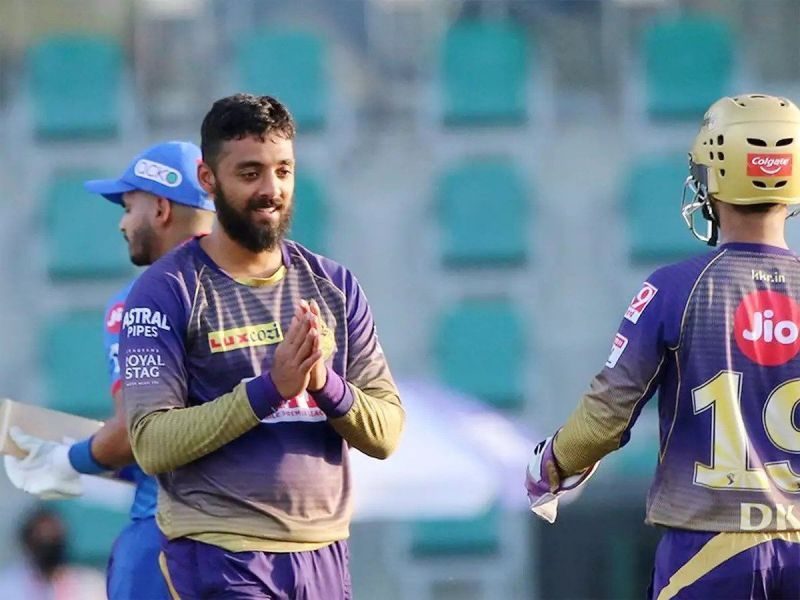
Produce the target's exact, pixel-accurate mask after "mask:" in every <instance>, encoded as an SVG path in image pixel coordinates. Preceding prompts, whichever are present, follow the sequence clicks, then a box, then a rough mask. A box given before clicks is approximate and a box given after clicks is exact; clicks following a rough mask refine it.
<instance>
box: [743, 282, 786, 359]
mask: <svg viewBox="0 0 800 600" xmlns="http://www.w3.org/2000/svg"><path fill="white" fill-rule="evenodd" d="M798 324H800V305H798V304H797V303H796V302H795V301H794V300H792V299H791V298H790V297H789V296H787V295H786V294H781V293H780V292H774V291H770V290H761V291H757V292H752V293H750V294H748V295H747V296H745V297H744V299H743V300H742V302H741V303H740V304H739V307H738V308H737V309H736V312H735V313H734V317H733V330H734V337H735V338H736V344H737V345H738V346H739V350H741V351H742V354H744V355H745V356H746V357H747V358H749V359H750V360H752V361H753V362H755V363H758V364H759V365H764V366H769V367H774V366H778V365H782V364H785V363H787V362H789V361H790V360H792V359H793V358H794V357H795V356H797V353H798V352H800V325H798Z"/></svg>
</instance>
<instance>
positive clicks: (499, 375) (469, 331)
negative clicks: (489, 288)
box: [434, 300, 526, 410]
mask: <svg viewBox="0 0 800 600" xmlns="http://www.w3.org/2000/svg"><path fill="white" fill-rule="evenodd" d="M434 345H435V356H436V363H437V369H438V374H439V378H440V379H441V380H442V382H443V383H445V384H446V385H448V386H450V387H452V388H453V389H456V390H459V391H461V392H464V393H467V394H472V395H473V396H475V397H477V398H479V399H481V400H483V401H484V402H487V403H488V404H491V405H493V406H495V407H497V408H501V409H512V410H513V409H519V408H520V407H521V406H522V403H523V377H524V371H523V367H525V366H526V365H525V332H524V324H523V323H522V321H521V319H520V318H519V316H518V314H517V312H516V311H515V309H514V307H513V306H511V305H510V304H509V303H508V302H506V301H503V300H468V301H465V302H463V303H462V304H460V305H458V306H456V307H455V308H454V309H453V310H451V311H450V312H448V313H447V314H446V315H444V318H443V319H442V320H441V322H440V323H439V324H438V326H437V327H436V331H435V338H434Z"/></svg>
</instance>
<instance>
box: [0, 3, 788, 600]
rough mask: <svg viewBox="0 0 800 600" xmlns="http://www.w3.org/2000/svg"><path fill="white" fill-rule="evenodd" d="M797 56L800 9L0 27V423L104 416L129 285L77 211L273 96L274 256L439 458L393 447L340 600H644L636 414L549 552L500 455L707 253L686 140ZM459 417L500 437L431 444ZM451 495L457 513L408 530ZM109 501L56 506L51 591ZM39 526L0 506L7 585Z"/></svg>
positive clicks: (344, 7)
mask: <svg viewBox="0 0 800 600" xmlns="http://www.w3.org/2000/svg"><path fill="white" fill-rule="evenodd" d="M799 29H800V8H798V6H797V3H796V1H795V0H770V1H769V2H767V1H766V0H726V1H724V2H722V1H713V0H707V1H703V0H686V1H679V0H603V1H601V0H506V1H504V0H484V1H468V0H292V1H291V2H287V1H285V0H282V1H277V0H275V1H273V0H224V1H223V0H0V189H2V198H0V256H2V262H0V291H2V293H0V332H2V333H0V340H1V341H2V343H1V344H0V348H2V351H1V352H2V353H1V354H0V397H2V396H7V397H11V398H14V399H17V400H24V401H27V402H31V403H35V404H41V405H46V406H50V407H53V408H57V409H59V410H64V411H68V412H72V413H78V414H81V415H84V416H89V417H94V418H104V417H106V416H107V415H108V414H109V413H110V410H111V399H110V396H109V394H108V391H107V377H106V367H105V358H104V353H103V349H102V341H101V336H102V323H103V313H102V311H103V307H104V305H105V302H106V301H107V299H108V298H109V297H110V296H111V295H112V294H113V293H114V292H116V291H117V290H119V289H120V288H121V287H122V286H123V285H124V284H125V283H126V282H127V281H128V280H129V279H130V278H131V277H132V276H133V275H134V274H135V273H134V270H133V268H132V267H131V266H130V264H129V262H128V258H127V251H126V246H125V243H124V241H123V239H122V237H121V236H120V234H119V231H118V229H117V222H118V220H119V218H120V216H121V214H120V213H119V211H118V207H115V206H113V205H111V204H110V203H107V202H104V201H102V200H101V199H100V198H96V197H91V196H89V195H87V194H85V193H84V192H83V189H82V187H81V184H82V182H83V181H84V180H85V179H87V178H94V177H104V176H108V177H111V176H117V175H118V174H119V173H121V171H122V169H124V167H125V166H126V164H127V163H128V161H129V160H130V159H131V158H132V157H133V155H134V154H135V153H137V152H139V151H140V150H142V149H143V148H144V147H145V146H147V145H149V144H151V143H154V142H158V141H163V140H167V139H186V140H191V141H195V142H199V128H200V121H201V119H202V117H203V115H204V114H205V112H206V111H207V110H208V109H209V107H210V105H211V102H212V101H213V100H214V99H216V98H219V97H222V96H224V95H228V94H230V93H234V92H237V91H248V92H253V93H259V94H271V95H274V96H277V97H278V98H279V99H281V100H282V101H284V102H285V103H286V104H287V105H288V106H289V108H290V110H291V111H292V112H293V113H294V115H295V117H296V120H297V122H298V127H299V137H298V139H297V142H296V152H297V157H298V172H297V190H296V203H297V206H296V212H295V214H296V217H295V224H294V227H293V233H292V237H293V238H294V239H297V240H298V241H300V242H301V243H303V244H305V245H307V246H308V247H310V248H311V249H312V250H315V251H317V252H321V253H324V254H327V255H329V256H331V257H332V258H334V259H336V260H338V261H340V262H342V263H344V264H345V265H347V266H348V267H349V268H351V269H352V271H353V272H354V273H355V274H356V275H357V276H358V277H359V279H360V281H361V283H362V285H363V287H364V289H365V291H366V292H367V295H368V297H369V299H370V302H371V305H372V308H373V311H374V313H375V315H376V319H377V323H378V330H379V332H380V334H381V337H382V341H383V345H384V348H385V349H386V353H387V355H388V357H389V359H390V363H391V365H392V368H393V371H394V373H395V375H396V377H397V378H398V380H399V381H400V382H401V390H409V391H411V392H413V394H412V395H414V398H415V403H413V404H412V405H409V406H410V407H412V406H413V407H417V406H419V407H422V408H420V411H419V412H415V413H414V414H415V415H424V416H425V417H424V418H422V417H420V416H418V417H415V418H417V420H418V421H417V423H419V424H420V428H422V426H423V425H424V424H425V423H427V424H428V425H429V428H431V429H432V430H433V434H434V437H436V436H435V433H436V432H438V431H441V433H442V435H443V436H444V435H445V433H447V435H448V436H449V437H450V438H453V444H452V445H451V446H447V445H444V446H443V447H442V449H440V450H437V451H435V452H434V450H432V449H431V450H428V449H427V447H422V442H421V441H420V440H419V439H418V437H417V433H416V431H417V429H416V428H414V427H409V428H408V430H407V432H406V438H405V440H404V441H403V443H404V444H405V445H406V446H409V447H410V448H409V449H408V450H405V452H411V451H416V452H417V453H419V454H420V456H422V457H423V458H421V459H420V460H418V461H417V462H416V463H415V466H414V469H412V470H409V475H408V479H405V476H404V477H393V478H392V479H393V480H392V481H391V482H383V481H381V482H377V483H375V484H374V485H373V491H374V490H381V489H382V490H384V491H385V492H386V495H387V497H388V499H384V500H381V501H380V502H376V503H375V504H377V505H379V506H380V507H382V508H383V510H372V511H368V510H366V509H365V510H364V511H362V513H361V514H360V515H359V514H358V513H357V515H356V521H357V522H356V523H355V524H354V526H353V539H352V545H353V547H352V554H353V555H352V561H353V562H352V572H353V578H354V587H355V592H356V598H366V599H372V598H375V599H381V600H383V599H387V600H393V599H398V600H399V599H413V600H416V599H417V598H426V597H427V598H459V599H461V598H465V599H468V598H491V599H492V600H495V599H506V598H553V599H558V598H564V599H566V598H614V599H623V598H640V597H643V595H644V590H645V589H646V587H647V584H648V580H649V576H650V569H651V566H652V558H653V550H654V547H655V543H656V541H657V539H658V531H657V530H655V529H653V528H650V527H647V526H645V525H644V524H643V518H644V502H645V494H646V490H647V486H648V483H649V479H650V477H651V475H652V471H653V468H654V465H655V460H656V454H657V421H656V418H657V414H656V412H655V406H656V402H655V400H654V401H652V402H651V403H650V406H649V407H648V408H647V409H646V410H645V411H644V412H643V413H642V416H641V417H640V421H639V423H638V424H637V426H636V428H634V431H633V436H632V439H631V442H630V443H629V445H628V446H627V447H626V449H625V450H624V451H623V452H620V453H617V454H614V455H612V456H610V457H609V458H608V459H607V460H606V461H605V462H604V463H603V465H602V468H601V469H600V470H599V472H598V474H597V475H596V477H595V479H594V480H593V482H592V484H591V485H590V486H589V491H588V493H585V494H584V495H583V497H582V498H581V499H580V501H578V502H575V503H573V504H569V505H567V506H564V507H562V509H561V514H560V516H559V520H558V522H557V524H556V525H553V526H546V525H543V524H542V523H540V522H537V521H534V519H533V518H532V517H530V516H529V515H528V514H527V513H526V507H525V498H524V491H523V488H522V476H523V469H524V465H525V464H526V462H527V452H528V450H529V449H530V448H526V446H527V444H526V443H525V442H523V443H519V440H516V446H513V445H511V446H510V445H508V444H506V445H505V446H503V443H504V442H509V440H510V439H511V437H507V436H506V435H505V434H504V433H503V432H505V431H506V429H504V428H505V427H507V426H509V425H510V426H513V428H519V429H520V430H524V431H525V433H524V434H523V433H520V435H521V436H523V437H522V438H521V439H523V440H527V439H531V440H535V439H536V438H537V436H544V435H546V434H549V433H551V432H552V431H553V430H554V428H555V427H557V426H558V425H559V424H560V423H561V422H562V420H563V419H564V418H565V417H566V416H567V415H568V413H569V412H570V411H571V410H572V408H573V407H574V405H575V403H576V402H577V400H578V398H579V396H580V394H581V393H582V392H583V390H584V388H585V387H586V386H587V384H588V382H589V381H590V379H591V377H592V376H593V375H594V373H595V372H596V371H597V370H598V369H599V368H600V367H601V366H602V364H603V362H604V360H605V358H606V356H607V355H608V352H609V349H610V344H611V340H612V338H613V335H614V332H615V331H616V328H617V326H618V324H619V321H620V319H621V315H622V313H623V311H624V309H625V308H626V306H627V304H628V302H629V300H630V299H631V297H632V296H633V295H634V294H635V293H636V292H637V291H638V290H639V287H640V283H641V281H642V280H643V279H644V278H645V277H646V276H647V274H648V273H649V272H650V271H652V270H653V269H654V268H655V267H656V266H657V265H659V264H662V263H664V262H667V261H672V260H677V259H681V258H684V257H687V256H689V255H692V254H695V253H700V252H704V251H705V249H704V247H703V245H702V244H701V243H700V242H697V241H695V240H694V239H693V238H692V237H691V235H690V233H689V232H688V230H686V228H685V227H684V225H683V223H682V221H681V219H680V215H679V207H680V198H681V187H682V184H683V180H684V178H685V175H686V166H687V160H686V152H687V150H688V148H689V146H690V144H691V141H692V139H693V136H694V134H695V132H696V131H697V128H698V125H699V121H700V119H701V117H702V114H703V112H704V111H705V109H706V108H707V107H708V105H709V104H710V103H711V102H713V101H714V100H715V99H717V98H718V97H719V96H722V95H727V94H736V93H745V92H766V93H774V94H778V95H783V96H786V97H789V98H790V99H793V100H795V101H797V100H800V37H798V35H797V31H798V30H799ZM789 229H790V232H793V233H791V234H790V241H791V240H797V241H800V234H798V233H797V232H796V229H797V226H796V225H793V224H792V225H791V226H790V228H789ZM796 247H797V246H796ZM419 382H423V383H419ZM426 386H429V387H426ZM454 394H455V396H453V395H454ZM453 397H457V398H458V400H457V402H456V404H458V403H460V402H461V400H463V403H464V405H470V406H473V408H474V407H483V408H484V409H486V410H491V411H493V412H487V413H485V414H486V415H487V416H486V417H485V419H483V420H481V417H476V419H472V420H471V421H470V423H471V425H470V426H469V427H460V428H459V429H458V431H450V430H451V429H454V428H453V427H449V424H450V423H455V422H456V421H458V419H461V417H463V414H461V413H459V412H458V410H453V409H451V408H450V407H451V403H450V400H452V398H453ZM448 399H449V400H448ZM470 402H474V403H475V404H474V405H471V404H469V403H470ZM459 406H461V404H459ZM410 410H411V408H410ZM479 410H480V409H478V412H475V411H473V413H472V414H474V415H479V414H480V413H479ZM459 415H460V416H459ZM428 416H430V418H428ZM410 418H411V415H410ZM423 421H424V423H423ZM458 422H461V421H458ZM431 423H433V424H434V425H431ZM489 423H491V424H492V425H491V426H490V425H489ZM412 430H413V431H412ZM462 430H463V431H462ZM515 431H516V429H515ZM471 436H472V437H471ZM524 436H528V437H527V438H526V437H524ZM512 437H513V436H512ZM455 438H459V439H455ZM478 438H480V441H478V442H476V441H475V440H476V439H478ZM512 441H513V440H512ZM448 443H450V442H449V441H448ZM414 444H416V447H414ZM459 444H460V446H458V445H459ZM475 444H478V445H479V444H488V445H490V446H491V445H493V444H494V445H495V446H497V447H495V448H494V451H495V455H494V458H497V461H495V462H493V461H492V460H488V459H486V456H487V454H486V453H484V452H475ZM457 446H458V447H459V451H463V456H462V458H464V459H465V460H464V461H462V462H453V463H452V464H450V463H448V460H450V459H451V458H453V457H454V456H456V454H457V452H456V450H455V448H456V447H457ZM500 446H502V447H500ZM520 446H521V449H519V447H520ZM511 450H513V452H512V451H511ZM426 451H428V452H429V453H430V456H428V457H425V452H426ZM470 452H472V454H470ZM504 453H505V454H504ZM489 454H491V453H489ZM498 457H500V458H498ZM503 457H504V458H503ZM501 458H502V460H501ZM397 460H398V463H399V462H400V459H399V458H398V459H397ZM453 460H454V459H453ZM392 461H393V459H389V461H388V462H387V463H386V464H385V468H386V469H387V471H385V472H386V473H392V471H388V469H389V465H391V464H392ZM500 463H502V465H503V467H502V468H509V469H510V470H511V472H513V473H515V475H514V476H515V477H516V478H517V479H516V480H515V481H518V486H517V487H514V486H509V485H505V483H506V480H505V479H504V477H503V476H502V475H500V474H499V471H500V470H501V467H500V466H498V465H499V464H500ZM435 464H438V465H440V466H441V469H442V470H440V471H436V470H435V469H433V465H435ZM456 465H457V466H456ZM465 465H466V466H465ZM382 467H383V465H382V464H379V465H378V466H377V467H374V473H378V472H379V471H380V469H381V468H382ZM370 469H373V467H372V466H371V467H370ZM426 469H427V470H426ZM448 469H449V471H448ZM514 469H516V471H514ZM428 470H429V471H430V472H428ZM473 470H474V471H473ZM412 471H413V472H414V473H415V474H418V475H419V476H420V481H421V482H422V484H421V487H420V488H417V489H415V490H412V491H409V490H408V489H407V488H408V485H407V484H408V482H410V480H411V474H410V473H411V472H412ZM453 471H458V472H457V473H456V474H457V475H458V476H459V477H458V479H459V480H461V481H462V482H463V481H464V480H469V477H470V476H471V475H470V474H474V475H475V477H474V482H473V484H470V486H469V487H468V488H466V487H465V489H464V490H459V489H458V488H457V487H454V488H451V493H449V494H444V498H443V499H440V501H437V502H436V503H433V501H432V500H431V499H430V498H428V500H431V501H430V502H427V503H426V496H427V494H426V491H425V490H426V489H433V488H432V487H431V488H428V487H426V486H429V485H432V483H436V482H439V483H441V482H442V481H444V479H443V478H444V475H443V474H447V473H448V472H449V473H450V474H451V475H452V473H453ZM372 472H373V471H369V472H368V471H365V472H364V473H363V474H362V475H360V477H361V480H360V481H363V482H364V483H363V486H362V485H361V483H359V487H357V489H356V494H359V489H362V490H368V489H369V488H370V485H369V481H368V480H369V478H370V477H371V476H372V475H371V473H372ZM376 477H377V475H376ZM425 477H428V479H425ZM404 486H405V487H404ZM412 492H413V493H412ZM471 492H475V493H474V494H472V493H471ZM478 492H480V493H478ZM431 495H432V494H431ZM127 500H128V496H126V495H125V493H124V491H123V492H119V491H118V490H117V491H115V492H114V493H111V492H109V491H107V490H101V491H99V492H93V493H88V494H87V497H86V498H83V499H81V500H75V501H69V502H60V503H52V504H51V505H50V506H49V508H50V509H52V510H54V511H56V514H57V515H59V516H60V518H61V519H62V520H63V523H64V525H65V527H66V531H67V545H68V552H69V557H70V560H71V561H72V562H73V563H75V564H77V565H84V566H88V567H94V568H97V569H99V570H101V571H102V570H103V569H104V568H105V561H106V559H107V556H108V552H109V549H110V545H111V542H112V541H113V539H114V537H115V535H116V533H117V532H118V531H119V530H120V529H121V527H122V526H123V525H124V523H125V521H126V518H127V517H126V512H127V506H126V502H127ZM393 500H394V502H395V503H394V504H393V503H392V502H393ZM462 500H463V501H462ZM411 504H414V509H413V510H411V509H409V510H405V509H406V508H407V507H408V506H410V505H411ZM434 504H435V505H434ZM32 505H33V502H32V500H31V498H30V497H28V496H26V495H24V494H23V493H21V492H18V491H17V490H15V489H13V488H11V486H10V484H9V483H8V482H7V480H6V479H5V477H2V476H0V514H2V519H0V565H10V564H13V563H14V562H15V561H18V560H19V557H20V555H21V552H22V550H21V548H20V546H19V544H18V543H17V539H18V537H19V532H18V526H19V524H20V523H21V522H22V521H21V519H22V517H21V515H23V514H24V513H25V512H26V511H28V510H30V509H31V507H32ZM396 506H397V507H396Z"/></svg>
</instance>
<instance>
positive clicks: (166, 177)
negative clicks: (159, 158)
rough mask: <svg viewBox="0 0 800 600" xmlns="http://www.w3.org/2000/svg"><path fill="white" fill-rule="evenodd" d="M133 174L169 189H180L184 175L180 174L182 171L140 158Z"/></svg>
mask: <svg viewBox="0 0 800 600" xmlns="http://www.w3.org/2000/svg"><path fill="white" fill-rule="evenodd" d="M133 172H134V173H135V174H136V175H137V176H138V177H143V178H144V179H149V180H150V181H155V182H156V183H160V184H161V185H165V186H167V187H173V188H174V187H178V186H179V185H180V184H181V181H183V175H181V174H180V171H177V170H175V169H173V168H172V167H168V166H167V165H162V164H161V163H158V162H155V161H152V160H147V159H146V158H140V159H139V160H138V161H136V165H135V166H134V167H133Z"/></svg>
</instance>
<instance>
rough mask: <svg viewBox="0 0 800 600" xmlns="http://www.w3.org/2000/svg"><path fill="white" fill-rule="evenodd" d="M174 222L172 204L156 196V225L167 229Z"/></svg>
mask: <svg viewBox="0 0 800 600" xmlns="http://www.w3.org/2000/svg"><path fill="white" fill-rule="evenodd" d="M171 220H172V203H171V202H170V201H169V200H167V199H166V198H164V197H163V196H156V217H155V221H156V224H158V225H161V226H162V227H166V226H167V225H169V223H170V221H171Z"/></svg>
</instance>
